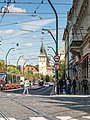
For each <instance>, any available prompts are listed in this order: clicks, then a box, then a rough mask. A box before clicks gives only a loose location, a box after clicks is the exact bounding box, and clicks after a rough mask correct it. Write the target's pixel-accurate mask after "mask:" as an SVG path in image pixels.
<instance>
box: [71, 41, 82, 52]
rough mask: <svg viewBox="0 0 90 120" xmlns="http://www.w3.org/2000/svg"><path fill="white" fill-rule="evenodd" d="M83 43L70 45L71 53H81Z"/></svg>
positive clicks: (73, 42)
mask: <svg viewBox="0 0 90 120" xmlns="http://www.w3.org/2000/svg"><path fill="white" fill-rule="evenodd" d="M82 43H83V41H72V42H71V44H70V51H71V52H72V51H77V52H79V51H80V48H81V44H82Z"/></svg>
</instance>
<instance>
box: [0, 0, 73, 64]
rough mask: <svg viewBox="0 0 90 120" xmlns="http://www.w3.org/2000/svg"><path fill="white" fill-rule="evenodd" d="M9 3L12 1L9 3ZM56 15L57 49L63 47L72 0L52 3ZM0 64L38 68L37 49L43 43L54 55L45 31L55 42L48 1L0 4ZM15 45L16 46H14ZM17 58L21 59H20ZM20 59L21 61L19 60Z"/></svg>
mask: <svg viewBox="0 0 90 120" xmlns="http://www.w3.org/2000/svg"><path fill="white" fill-rule="evenodd" d="M8 1H11V2H10V3H8ZM51 2H52V4H53V6H54V8H55V10H56V12H57V14H58V28H59V29H58V34H59V35H58V49H59V50H60V49H61V47H62V46H63V45H64V41H62V38H63V32H64V29H65V27H66V24H67V12H68V11H69V10H70V8H71V6H72V0H51ZM0 11H1V12H0V60H6V55H7V53H8V51H9V50H10V49H11V48H15V50H13V49H11V50H10V51H9V54H8V56H7V60H8V64H10V65H11V64H13V65H17V61H18V64H19V65H24V63H25V62H26V61H27V64H32V63H33V65H36V64H38V56H39V55H40V47H41V44H42V42H43V44H44V46H45V49H46V51H47V54H52V55H53V56H54V55H55V54H54V52H53V50H52V49H49V50H48V47H47V46H51V47H53V48H54V49H55V42H54V40H53V39H52V37H51V35H49V34H48V32H47V31H44V34H42V28H44V29H49V30H50V31H51V33H52V34H53V36H54V37H55V38H56V17H55V14H54V12H53V10H52V8H51V6H50V4H49V3H48V0H0ZM17 44H18V46H17ZM20 56H22V57H21V58H20ZM19 58H20V60H19Z"/></svg>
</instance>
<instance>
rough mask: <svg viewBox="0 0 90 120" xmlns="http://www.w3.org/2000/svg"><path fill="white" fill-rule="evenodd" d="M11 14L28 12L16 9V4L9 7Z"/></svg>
mask: <svg viewBox="0 0 90 120" xmlns="http://www.w3.org/2000/svg"><path fill="white" fill-rule="evenodd" d="M9 12H26V10H25V9H23V8H18V7H15V6H14V4H11V5H10V6H9Z"/></svg>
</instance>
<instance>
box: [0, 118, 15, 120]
mask: <svg viewBox="0 0 90 120" xmlns="http://www.w3.org/2000/svg"><path fill="white" fill-rule="evenodd" d="M8 119H9V120H16V119H15V118H8ZM0 120H6V119H4V118H0Z"/></svg>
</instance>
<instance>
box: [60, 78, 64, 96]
mask: <svg viewBox="0 0 90 120" xmlns="http://www.w3.org/2000/svg"><path fill="white" fill-rule="evenodd" d="M59 86H60V94H62V93H63V80H62V79H60V80H59Z"/></svg>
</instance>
